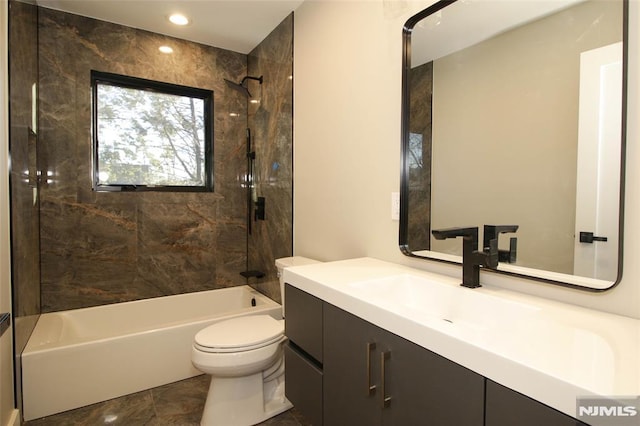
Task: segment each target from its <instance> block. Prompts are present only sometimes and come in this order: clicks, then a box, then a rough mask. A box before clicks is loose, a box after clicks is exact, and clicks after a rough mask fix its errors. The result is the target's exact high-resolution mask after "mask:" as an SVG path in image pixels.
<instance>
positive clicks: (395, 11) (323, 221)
mask: <svg viewBox="0 0 640 426" xmlns="http://www.w3.org/2000/svg"><path fill="white" fill-rule="evenodd" d="M638 1H639V0H631V4H630V10H631V13H630V15H631V16H630V20H631V22H630V37H629V39H630V43H631V44H630V46H629V52H630V64H629V106H628V116H629V117H632V119H631V120H629V121H630V123H629V127H628V137H627V140H628V148H627V163H628V164H629V167H628V168H627V177H626V179H627V183H626V185H627V188H626V203H627V206H626V212H625V215H626V221H625V226H626V231H625V253H624V258H625V259H626V260H627V261H626V262H625V263H624V275H623V279H622V282H621V283H620V284H619V285H618V286H617V287H616V288H614V289H613V290H611V291H608V292H606V293H603V294H600V293H589V292H583V291H576V290H571V289H565V288H562V287H558V286H553V285H549V284H544V283H539V282H534V281H530V280H523V279H514V278H510V277H506V276H502V275H498V274H491V273H484V274H483V276H482V278H481V280H482V281H483V283H485V284H487V285H495V286H499V287H505V288H511V289H517V290H519V291H523V292H527V293H532V294H537V295H541V296H544V297H549V298H553V299H557V300H562V301H567V302H571V303H576V304H579V305H583V306H588V307H593V308H596V309H600V310H604V311H609V312H615V313H619V314H623V315H628V316H632V317H635V318H640V263H638V262H637V261H636V262H634V258H637V257H638V255H639V254H640V170H635V169H636V168H635V167H634V166H635V165H637V164H639V163H640V146H639V145H640V135H639V133H638V124H637V119H633V117H638V116H640V111H638V98H639V97H640V90H639V87H638V75H639V67H638V51H639V50H640V49H639V46H638V41H637V40H638V39H639V38H640V37H639V35H638V23H639V22H640V10H639V9H640V8H639V4H638ZM431 3H433V2H432V1H429V0H425V1H402V0H396V1H393V0H367V1H348V0H342V1H313V0H307V1H305V2H304V3H303V4H302V5H301V6H300V7H299V8H298V9H297V10H296V12H295V36H294V252H295V254H296V255H303V256H308V257H312V258H316V259H319V260H338V259H345V258H353V257H360V256H371V257H375V258H378V259H382V260H387V261H391V262H397V263H402V264H406V265H410V266H414V267H418V268H422V269H429V270H434V271H437V272H441V273H445V274H448V275H460V274H461V271H460V268H459V267H458V266H450V265H447V264H442V263H437V262H431V261H425V260H420V261H419V260H415V259H410V258H407V257H404V256H403V255H402V254H401V253H400V251H399V250H398V222H396V221H392V220H391V219H390V193H391V192H392V191H398V190H399V186H400V172H399V169H400V100H401V99H400V85H401V74H400V68H401V57H402V26H403V24H404V22H405V21H406V20H407V19H408V18H409V17H410V16H411V15H413V14H414V13H416V12H417V11H419V10H421V9H423V8H424V7H426V6H428V5H429V4H431Z"/></svg>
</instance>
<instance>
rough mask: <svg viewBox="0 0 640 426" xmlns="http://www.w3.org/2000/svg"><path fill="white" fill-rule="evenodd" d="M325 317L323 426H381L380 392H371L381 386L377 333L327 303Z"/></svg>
mask: <svg viewBox="0 0 640 426" xmlns="http://www.w3.org/2000/svg"><path fill="white" fill-rule="evenodd" d="M323 314H324V327H323V329H324V330H323V331H324V353H323V360H324V362H323V372H324V375H323V402H324V413H323V417H324V424H325V425H327V426H329V425H331V426H340V425H345V426H347V425H349V426H351V425H367V426H377V425H380V424H381V423H380V422H381V417H380V408H379V406H378V402H379V401H378V398H379V389H378V388H377V386H376V388H375V389H373V390H372V391H371V393H370V392H369V390H368V389H369V386H373V385H377V384H378V383H379V368H374V367H375V366H377V365H378V362H374V359H375V356H376V353H379V352H376V350H375V349H374V348H373V347H371V344H373V343H375V344H376V346H377V345H378V344H379V342H380V335H379V331H378V329H376V328H374V327H373V326H371V324H369V323H367V322H366V321H363V320H361V319H359V318H357V317H355V316H353V315H351V314H348V313H347V312H345V311H343V310H341V309H338V308H336V307H334V306H332V305H329V304H327V303H325V305H324V313H323ZM367 345H369V348H368V346H367ZM367 357H370V358H369V359H370V361H371V362H370V363H369V368H367Z"/></svg>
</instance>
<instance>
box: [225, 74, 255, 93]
mask: <svg viewBox="0 0 640 426" xmlns="http://www.w3.org/2000/svg"><path fill="white" fill-rule="evenodd" d="M247 80H257V81H259V82H260V84H262V76H260V77H252V76H250V75H248V76H246V77H245V78H243V79H242V81H241V82H240V83H235V82H233V81H229V80H227V79H226V78H225V79H224V81H225V82H226V83H227V86H229V87H230V88H232V89H234V90H237V91H238V92H240V93H242V94H243V95H245V96H246V97H247V98H250V97H251V93H249V89H247V87H246V86H245V83H246V81H247Z"/></svg>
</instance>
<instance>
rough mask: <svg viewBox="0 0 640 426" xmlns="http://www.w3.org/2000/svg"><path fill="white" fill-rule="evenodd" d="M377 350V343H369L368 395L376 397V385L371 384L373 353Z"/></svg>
mask: <svg viewBox="0 0 640 426" xmlns="http://www.w3.org/2000/svg"><path fill="white" fill-rule="evenodd" d="M375 349H376V344H375V342H368V343H367V395H368V396H371V395H375V393H376V385H372V384H371V353H372V352H373V351H374V350H375Z"/></svg>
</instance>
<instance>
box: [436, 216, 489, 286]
mask: <svg viewBox="0 0 640 426" xmlns="http://www.w3.org/2000/svg"><path fill="white" fill-rule="evenodd" d="M431 233H432V234H433V236H434V237H435V239H436V240H444V239H447V238H456V237H462V284H460V285H461V286H463V287H469V288H476V287H481V286H480V266H484V267H486V268H491V269H496V268H497V267H498V239H497V238H494V239H493V240H491V241H490V242H489V244H488V247H487V248H486V249H484V250H483V251H478V227H477V226H475V227H467V228H447V229H434V230H433V231H431Z"/></svg>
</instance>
